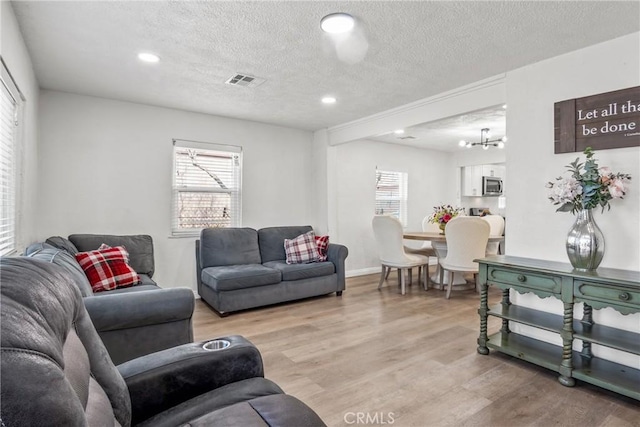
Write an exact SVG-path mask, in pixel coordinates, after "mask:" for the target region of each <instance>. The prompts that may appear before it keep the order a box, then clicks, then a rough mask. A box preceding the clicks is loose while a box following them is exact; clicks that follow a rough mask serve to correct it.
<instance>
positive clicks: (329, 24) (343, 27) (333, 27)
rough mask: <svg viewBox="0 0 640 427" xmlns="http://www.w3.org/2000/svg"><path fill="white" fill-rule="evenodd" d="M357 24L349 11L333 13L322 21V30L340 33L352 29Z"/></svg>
mask: <svg viewBox="0 0 640 427" xmlns="http://www.w3.org/2000/svg"><path fill="white" fill-rule="evenodd" d="M354 25H355V20H354V19H353V16H351V15H349V14H348V13H342V12H339V13H332V14H330V15H327V16H325V17H324V18H322V20H321V21H320V28H322V31H324V32H325V33H329V34H339V33H346V32H347V31H351V30H352V29H353V27H354Z"/></svg>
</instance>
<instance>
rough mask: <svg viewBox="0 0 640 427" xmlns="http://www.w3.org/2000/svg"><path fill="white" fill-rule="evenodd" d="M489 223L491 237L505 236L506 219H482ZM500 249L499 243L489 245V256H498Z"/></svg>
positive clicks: (486, 217)
mask: <svg viewBox="0 0 640 427" xmlns="http://www.w3.org/2000/svg"><path fill="white" fill-rule="evenodd" d="M481 218H482V219H484V220H485V221H487V222H488V223H489V236H502V235H503V234H504V218H503V217H502V216H501V215H486V216H483V217H481ZM499 249H500V243H499V242H489V243H487V250H486V254H487V255H497V254H498V251H499Z"/></svg>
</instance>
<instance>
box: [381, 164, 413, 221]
mask: <svg viewBox="0 0 640 427" xmlns="http://www.w3.org/2000/svg"><path fill="white" fill-rule="evenodd" d="M381 174H386V175H395V176H396V179H397V186H398V190H397V192H398V195H397V196H394V195H393V194H391V195H389V196H388V197H386V198H380V197H379V192H380V190H379V181H380V178H379V177H380V176H381ZM375 179H376V181H375V182H376V185H375V196H374V212H375V214H376V215H392V216H394V217H396V218H398V219H399V220H400V222H401V223H402V224H403V226H404V225H406V224H407V217H408V208H407V207H408V198H409V173H408V172H402V171H394V170H389V169H384V170H382V169H378V168H376V176H375ZM385 200H387V201H398V215H395V213H387V212H384V211H382V212H381V211H379V210H378V204H379V202H381V201H385Z"/></svg>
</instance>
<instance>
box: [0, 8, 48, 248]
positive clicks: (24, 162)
mask: <svg viewBox="0 0 640 427" xmlns="http://www.w3.org/2000/svg"><path fill="white" fill-rule="evenodd" d="M0 55H2V58H3V60H4V62H5V64H6V65H7V67H8V68H9V72H10V73H11V74H12V76H13V78H14V80H15V82H16V84H17V85H18V88H19V89H20V91H21V92H22V94H23V95H24V96H25V98H26V101H25V102H24V103H23V104H22V107H21V108H22V121H21V123H20V128H19V130H18V132H19V135H20V138H21V148H22V149H21V150H20V152H19V156H20V166H19V168H20V189H19V194H18V222H17V241H16V246H17V248H18V251H19V252H22V249H24V247H25V246H26V245H27V244H28V243H30V242H32V241H33V240H35V238H36V232H35V230H36V226H35V224H36V218H35V215H36V203H37V200H38V198H37V194H38V193H37V190H38V188H37V181H38V169H37V165H38V145H37V144H38V132H37V130H38V97H39V95H40V90H39V88H38V82H37V80H36V78H35V74H34V72H33V66H32V64H31V59H30V57H29V53H28V51H27V48H26V46H25V44H24V40H23V39H22V34H21V33H20V29H19V28H18V23H17V21H16V17H15V15H14V13H13V9H12V8H11V3H9V2H8V1H2V2H0Z"/></svg>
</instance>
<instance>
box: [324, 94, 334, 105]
mask: <svg viewBox="0 0 640 427" xmlns="http://www.w3.org/2000/svg"><path fill="white" fill-rule="evenodd" d="M322 103H323V104H335V103H336V99H335V98H334V97H333V96H325V97H324V98H322Z"/></svg>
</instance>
